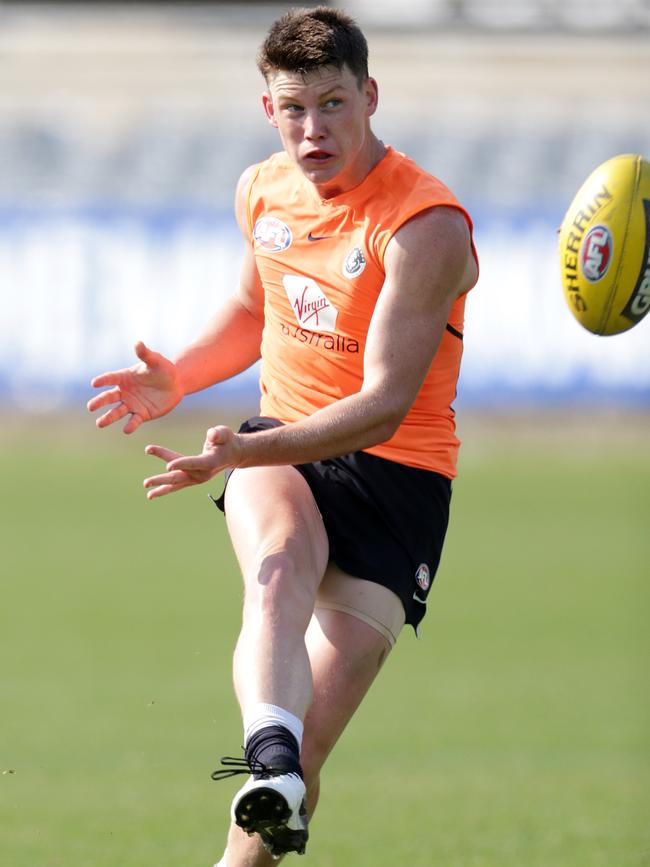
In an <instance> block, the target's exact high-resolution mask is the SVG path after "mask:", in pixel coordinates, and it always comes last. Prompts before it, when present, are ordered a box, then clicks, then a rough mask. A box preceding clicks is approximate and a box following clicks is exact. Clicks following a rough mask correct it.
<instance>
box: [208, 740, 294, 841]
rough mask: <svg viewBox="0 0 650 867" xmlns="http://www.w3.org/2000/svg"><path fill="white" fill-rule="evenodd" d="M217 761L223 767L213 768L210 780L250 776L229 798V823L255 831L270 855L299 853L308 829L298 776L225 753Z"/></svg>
mask: <svg viewBox="0 0 650 867" xmlns="http://www.w3.org/2000/svg"><path fill="white" fill-rule="evenodd" d="M221 764H222V765H223V766H224V770H218V771H215V772H214V773H213V774H212V779H213V780H222V779H225V778H226V777H231V776H234V775H235V774H252V775H253V776H252V777H251V779H250V780H248V782H247V783H246V784H245V785H244V786H242V788H241V789H240V790H239V791H238V792H237V794H236V795H235V797H234V798H233V802H232V806H231V808H230V814H231V817H232V820H233V822H235V824H236V825H238V826H239V827H240V828H241V829H242V830H243V831H245V832H246V833H247V834H249V835H252V834H259V836H260V839H261V841H262V843H263V845H264V848H265V849H266V850H267V851H268V852H269V853H270V854H271V856H272V857H273V858H280V857H281V856H282V855H286V854H287V853H289V852H297V853H298V855H303V854H304V852H305V847H306V845H307V839H308V837H309V831H308V829H307V825H308V819H307V809H306V806H305V794H306V789H305V784H304V782H303V780H302V777H301V776H300V775H299V774H297V773H284V772H282V771H278V770H273V768H271V767H268V766H266V765H263V764H262V763H260V762H253V763H250V764H249V762H248V761H247V760H246V759H237V758H231V757H229V756H224V758H222V759H221Z"/></svg>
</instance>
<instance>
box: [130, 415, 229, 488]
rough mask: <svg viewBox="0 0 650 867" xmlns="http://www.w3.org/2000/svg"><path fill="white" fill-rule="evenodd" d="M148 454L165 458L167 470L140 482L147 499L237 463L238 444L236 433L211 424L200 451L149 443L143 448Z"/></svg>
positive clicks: (195, 482)
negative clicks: (190, 452) (185, 452)
mask: <svg viewBox="0 0 650 867" xmlns="http://www.w3.org/2000/svg"><path fill="white" fill-rule="evenodd" d="M144 451H145V454H147V455H155V457H157V458H160V459H161V460H163V461H166V463H167V467H166V472H164V473H161V474H160V475H158V476H150V477H149V478H148V479H145V480H144V482H143V484H144V487H145V488H147V489H148V491H147V499H148V500H153V499H155V498H156V497H164V496H165V495H166V494H174V493H175V492H176V491H181V490H182V489H183V488H189V487H190V485H202V484H203V482H209V481H210V479H212V478H213V477H214V476H216V475H217V473H219V472H221V470H225V469H227V468H229V467H234V466H236V465H237V456H238V453H239V448H238V445H237V434H235V433H234V432H233V431H232V430H231V429H230V428H229V427H225V426H224V425H220V426H219V427H211V428H209V429H208V432H207V434H206V437H205V442H204V444H203V451H202V452H201V454H200V455H191V456H185V455H182V454H181V453H180V452H174V451H172V450H171V449H167V448H165V447H164V446H155V445H149V446H147V447H146V449H145V450H144Z"/></svg>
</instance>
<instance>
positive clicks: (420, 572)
mask: <svg viewBox="0 0 650 867" xmlns="http://www.w3.org/2000/svg"><path fill="white" fill-rule="evenodd" d="M415 581H416V583H417V585H418V587H420V588H421V589H422V590H424V592H425V593H426V591H427V590H428V589H429V587H430V586H431V573H430V572H429V567H428V566H427V564H426V563H420V565H419V566H418V568H417V570H416V572H415Z"/></svg>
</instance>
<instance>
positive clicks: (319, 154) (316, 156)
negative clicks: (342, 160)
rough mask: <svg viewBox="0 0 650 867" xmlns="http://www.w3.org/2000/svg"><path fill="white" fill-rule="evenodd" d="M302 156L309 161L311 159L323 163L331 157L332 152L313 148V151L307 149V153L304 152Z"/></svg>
mask: <svg viewBox="0 0 650 867" xmlns="http://www.w3.org/2000/svg"><path fill="white" fill-rule="evenodd" d="M304 158H305V159H306V160H310V161H311V160H313V161H314V162H317V163H324V162H326V161H327V160H329V159H331V158H332V154H330V153H328V152H327V151H321V150H313V151H309V153H307V154H305V157H304Z"/></svg>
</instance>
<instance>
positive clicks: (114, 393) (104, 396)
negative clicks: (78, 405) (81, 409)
mask: <svg viewBox="0 0 650 867" xmlns="http://www.w3.org/2000/svg"><path fill="white" fill-rule="evenodd" d="M94 381H95V380H93V382H94ZM121 400H122V393H121V392H120V389H119V387H118V386H115V388H111V389H109V390H108V391H102V393H101V394H96V395H95V397H91V398H90V400H89V401H88V403H87V404H86V408H87V409H88V412H95V410H96V409H101V408H102V407H103V406H108V404H109V403H119V401H121Z"/></svg>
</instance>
